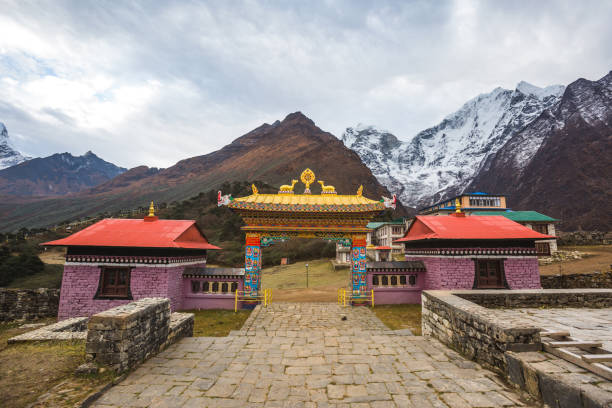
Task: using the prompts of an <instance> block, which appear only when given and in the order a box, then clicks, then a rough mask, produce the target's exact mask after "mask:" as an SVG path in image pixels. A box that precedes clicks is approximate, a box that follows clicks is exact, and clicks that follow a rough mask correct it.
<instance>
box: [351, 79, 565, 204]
mask: <svg viewBox="0 0 612 408" xmlns="http://www.w3.org/2000/svg"><path fill="white" fill-rule="evenodd" d="M564 89H565V87H564V86H561V85H554V86H549V87H546V88H539V87H537V86H534V85H531V84H528V83H527V82H520V83H519V84H518V85H517V87H516V89H515V90H508V89H503V88H496V89H494V90H493V91H492V92H490V93H488V94H482V95H479V96H477V97H476V98H474V99H472V100H470V101H468V102H467V103H465V105H463V106H462V107H461V109H459V110H458V111H457V112H455V113H453V114H451V115H449V116H447V117H446V118H445V119H444V120H443V121H442V122H441V123H440V124H438V125H437V126H434V127H432V128H429V129H426V130H423V131H422V132H420V133H418V134H417V135H416V136H414V138H412V140H411V141H409V142H403V141H400V140H399V139H398V138H397V137H395V136H394V135H393V134H391V133H389V132H386V131H381V130H379V129H377V128H375V127H373V126H363V125H358V126H357V127H354V128H347V129H346V131H345V132H344V134H343V135H342V141H343V142H344V144H345V145H346V146H347V147H349V148H351V149H352V150H354V151H355V152H356V153H357V154H358V155H359V156H360V157H361V159H362V160H363V162H364V163H365V164H366V165H367V166H368V167H369V168H370V169H371V170H372V173H373V174H374V175H375V176H376V178H378V180H379V181H380V182H381V183H382V184H383V185H385V186H386V187H387V188H388V189H389V190H390V191H392V192H393V193H395V194H397V195H398V197H399V198H400V199H401V201H402V203H404V204H407V205H409V206H412V207H421V206H425V205H428V204H431V203H433V202H434V201H437V200H439V199H442V198H444V197H446V196H448V195H451V194H455V193H458V192H460V191H462V190H463V189H464V188H465V187H467V186H468V185H469V184H470V182H471V181H472V180H473V179H474V177H475V176H476V175H477V174H478V172H479V171H480V169H481V168H482V167H483V165H484V164H485V162H486V160H487V158H489V157H490V156H491V155H493V154H495V153H496V152H497V151H498V150H499V149H500V148H502V147H503V146H504V145H505V144H506V143H507V142H508V141H509V140H510V139H511V138H512V137H513V136H514V135H515V134H517V133H518V132H519V131H520V130H521V129H523V128H524V127H525V126H526V125H528V124H529V123H531V122H532V121H533V120H535V119H536V118H537V117H538V116H540V114H542V112H544V111H545V110H547V109H550V108H552V107H553V106H555V105H556V104H557V103H558V102H559V100H560V98H561V96H562V94H563V91H564ZM541 143H542V140H541V139H538V138H534V139H533V140H531V143H530V144H529V145H526V146H525V149H527V150H528V152H524V153H525V154H524V156H525V157H527V156H529V154H530V152H532V151H535V150H537V148H538V147H539V145H540V144H541ZM519 156H520V155H519ZM519 156H517V157H519Z"/></svg>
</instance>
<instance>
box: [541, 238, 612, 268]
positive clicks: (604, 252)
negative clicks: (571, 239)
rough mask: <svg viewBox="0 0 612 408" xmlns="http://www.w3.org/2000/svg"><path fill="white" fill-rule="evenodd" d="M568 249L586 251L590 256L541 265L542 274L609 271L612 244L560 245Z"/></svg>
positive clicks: (611, 261)
mask: <svg viewBox="0 0 612 408" xmlns="http://www.w3.org/2000/svg"><path fill="white" fill-rule="evenodd" d="M559 249H561V250H566V251H580V252H586V253H588V254H589V255H590V256H589V257H587V258H583V259H576V260H571V261H565V262H558V263H554V264H550V265H543V266H540V274H542V275H559V274H562V275H567V274H572V273H591V272H595V271H599V272H603V271H609V270H610V265H612V245H597V246H578V247H560V248H559Z"/></svg>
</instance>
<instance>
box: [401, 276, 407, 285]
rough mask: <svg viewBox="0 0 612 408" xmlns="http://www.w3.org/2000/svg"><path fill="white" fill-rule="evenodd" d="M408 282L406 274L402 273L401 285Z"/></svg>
mask: <svg viewBox="0 0 612 408" xmlns="http://www.w3.org/2000/svg"><path fill="white" fill-rule="evenodd" d="M405 284H406V275H400V285H405Z"/></svg>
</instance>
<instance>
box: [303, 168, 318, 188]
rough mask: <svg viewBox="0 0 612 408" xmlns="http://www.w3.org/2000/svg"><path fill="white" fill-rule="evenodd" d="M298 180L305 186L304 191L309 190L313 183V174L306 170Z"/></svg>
mask: <svg viewBox="0 0 612 408" xmlns="http://www.w3.org/2000/svg"><path fill="white" fill-rule="evenodd" d="M300 180H302V183H304V184H305V185H306V189H307V190H308V189H310V185H311V184H312V183H314V181H315V174H314V172H313V171H312V170H310V169H306V170H304V171H303V172H302V175H301V176H300Z"/></svg>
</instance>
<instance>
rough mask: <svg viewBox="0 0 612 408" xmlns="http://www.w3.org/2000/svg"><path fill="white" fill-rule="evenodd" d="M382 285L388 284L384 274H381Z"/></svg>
mask: <svg viewBox="0 0 612 408" xmlns="http://www.w3.org/2000/svg"><path fill="white" fill-rule="evenodd" d="M382 285H383V286H388V285H389V278H388V277H387V276H386V275H383V277H382Z"/></svg>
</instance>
